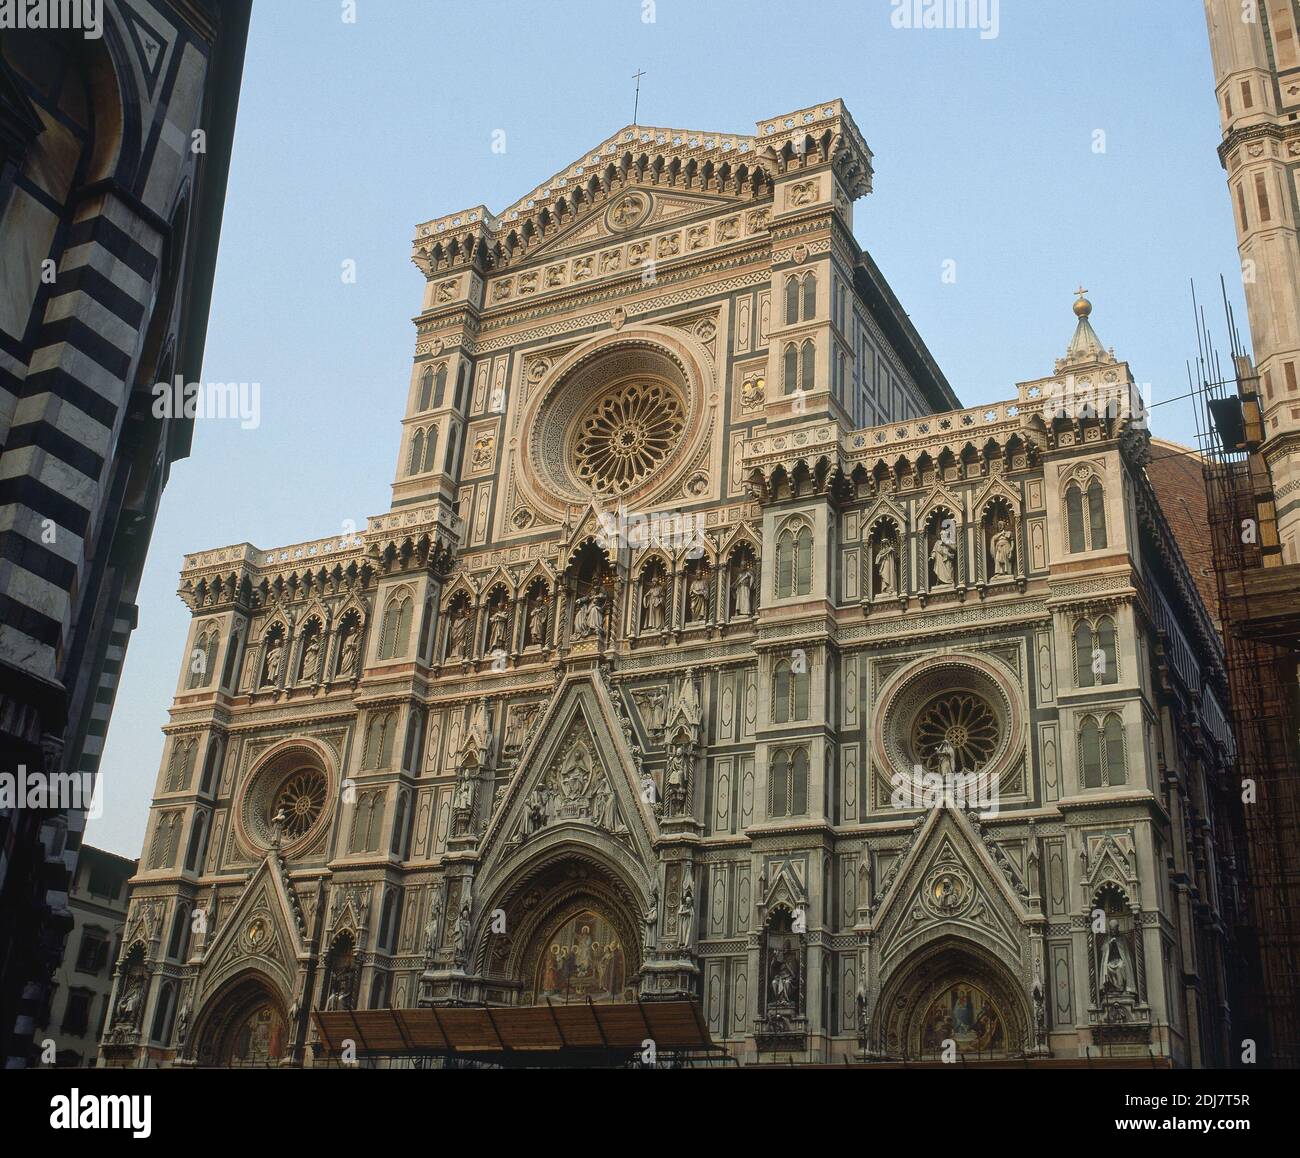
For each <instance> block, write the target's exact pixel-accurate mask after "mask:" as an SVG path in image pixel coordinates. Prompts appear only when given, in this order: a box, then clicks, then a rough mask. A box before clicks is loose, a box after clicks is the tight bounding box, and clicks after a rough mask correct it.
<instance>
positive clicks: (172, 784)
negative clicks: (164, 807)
mask: <svg viewBox="0 0 1300 1158" xmlns="http://www.w3.org/2000/svg"><path fill="white" fill-rule="evenodd" d="M197 757H198V744H197V743H196V742H195V741H194V740H193V739H183V740H176V741H174V742H173V744H172V754H171V760H170V762H169V764H168V767H167V791H168V792H188V791H189V790H190V777H191V776H192V775H193V773H194V762H195V760H196V758H197Z"/></svg>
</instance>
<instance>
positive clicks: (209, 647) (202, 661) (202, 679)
mask: <svg viewBox="0 0 1300 1158" xmlns="http://www.w3.org/2000/svg"><path fill="white" fill-rule="evenodd" d="M216 657H217V629H216V628H215V627H213V628H208V629H206V630H205V631H204V632H203V634H202V635H200V636H199V638H198V640H197V642H196V643H195V646H194V651H193V652H192V653H191V655H190V678H189V681H188V682H187V684H186V689H187V690H189V691H193V690H194V689H195V688H203V687H207V685H208V678H209V676H210V673H211V671H212V664H213V662H214V661H215V659H216Z"/></svg>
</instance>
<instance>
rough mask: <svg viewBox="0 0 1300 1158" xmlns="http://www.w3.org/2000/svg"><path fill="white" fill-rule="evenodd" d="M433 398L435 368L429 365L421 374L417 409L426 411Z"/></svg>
mask: <svg viewBox="0 0 1300 1158" xmlns="http://www.w3.org/2000/svg"><path fill="white" fill-rule="evenodd" d="M432 400H433V369H432V368H431V367H429V366H426V367H425V368H424V373H423V374H421V375H420V400H419V403H418V404H417V406H416V410H418V411H425V410H428V409H429V403H430V402H431V401H432Z"/></svg>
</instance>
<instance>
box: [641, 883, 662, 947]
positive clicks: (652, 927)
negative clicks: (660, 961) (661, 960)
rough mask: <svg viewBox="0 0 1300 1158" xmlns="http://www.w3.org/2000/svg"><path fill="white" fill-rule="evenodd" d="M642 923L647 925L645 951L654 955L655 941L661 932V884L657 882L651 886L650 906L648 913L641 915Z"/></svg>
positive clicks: (647, 909)
mask: <svg viewBox="0 0 1300 1158" xmlns="http://www.w3.org/2000/svg"><path fill="white" fill-rule="evenodd" d="M641 923H642V924H643V925H645V949H646V953H647V954H649V953H652V952H653V951H654V948H655V941H656V939H657V933H658V930H659V882H658V881H655V882H654V883H653V884H652V885H651V886H650V904H649V905H648V906H647V907H646V911H645V912H644V913H643V914H642V915H641Z"/></svg>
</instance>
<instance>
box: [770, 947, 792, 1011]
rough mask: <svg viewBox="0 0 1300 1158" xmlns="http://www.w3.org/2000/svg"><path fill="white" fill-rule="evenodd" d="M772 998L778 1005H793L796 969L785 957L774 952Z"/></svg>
mask: <svg viewBox="0 0 1300 1158" xmlns="http://www.w3.org/2000/svg"><path fill="white" fill-rule="evenodd" d="M771 989H772V1000H773V1001H774V1002H776V1004H778V1005H791V1004H793V1003H794V970H792V969H791V968H790V966H789V965H788V964H787V963H786V961H785V959H784V958H783V957H781V956H779V955H778V954H776V953H773V954H772V984H771Z"/></svg>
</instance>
